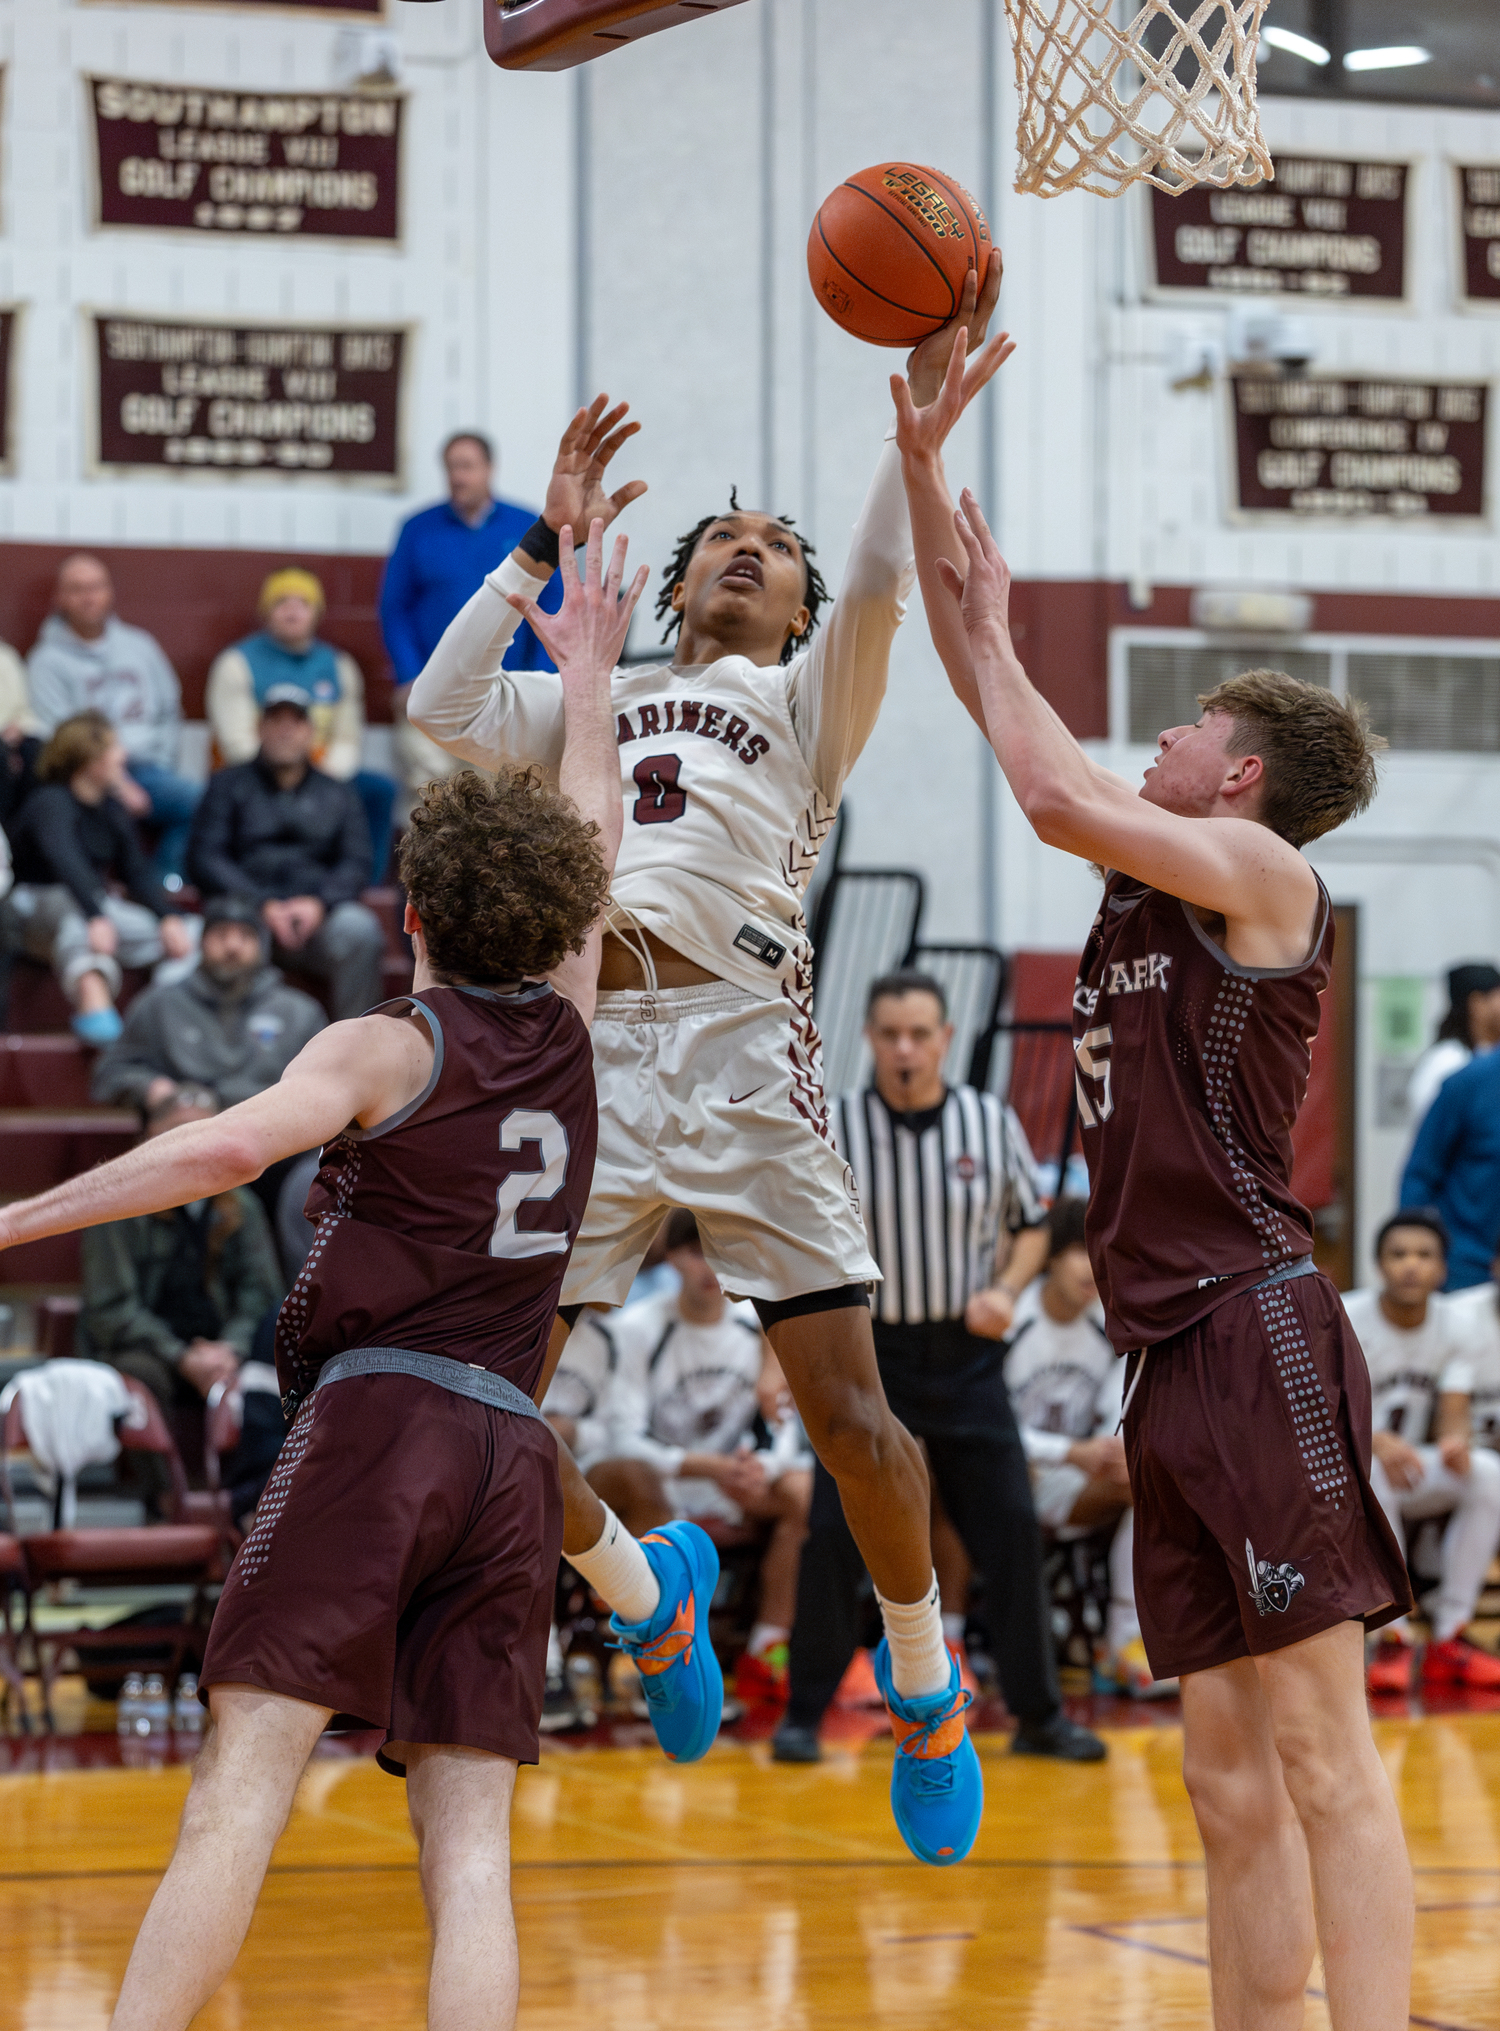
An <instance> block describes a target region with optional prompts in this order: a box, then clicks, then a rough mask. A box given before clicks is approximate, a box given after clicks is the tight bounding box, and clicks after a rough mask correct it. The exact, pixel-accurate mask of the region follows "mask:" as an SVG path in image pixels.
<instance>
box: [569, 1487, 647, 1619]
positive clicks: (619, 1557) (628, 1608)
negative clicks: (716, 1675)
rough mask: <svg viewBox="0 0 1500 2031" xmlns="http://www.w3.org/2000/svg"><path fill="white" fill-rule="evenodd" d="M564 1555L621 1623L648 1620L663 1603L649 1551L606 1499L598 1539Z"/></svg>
mask: <svg viewBox="0 0 1500 2031" xmlns="http://www.w3.org/2000/svg"><path fill="white" fill-rule="evenodd" d="M565 1556H566V1558H567V1561H568V1564H569V1565H570V1566H574V1567H576V1568H577V1570H578V1571H579V1572H580V1573H582V1574H583V1577H584V1578H585V1579H586V1580H587V1581H588V1583H589V1585H590V1586H591V1587H592V1588H593V1590H594V1592H595V1593H596V1594H599V1595H601V1596H602V1598H603V1599H604V1600H606V1601H608V1603H609V1605H610V1607H611V1608H613V1609H614V1611H615V1613H616V1614H617V1615H618V1616H619V1618H620V1620H621V1621H622V1622H649V1621H650V1619H651V1617H652V1616H653V1615H654V1614H655V1613H656V1611H657V1609H658V1608H659V1607H660V1606H661V1587H660V1585H659V1584H658V1581H657V1578H656V1575H655V1573H653V1572H652V1570H651V1567H650V1564H649V1562H648V1561H647V1558H646V1554H645V1553H644V1552H643V1551H642V1550H641V1548H640V1546H639V1545H638V1544H637V1543H636V1541H635V1539H634V1538H633V1537H632V1536H631V1535H630V1532H629V1531H628V1530H627V1529H626V1528H625V1526H624V1525H623V1524H622V1523H621V1521H620V1519H619V1517H618V1516H616V1515H615V1512H614V1511H613V1510H612V1509H611V1508H610V1506H609V1504H608V1503H607V1502H606V1503H605V1505H604V1529H603V1531H602V1532H601V1534H600V1538H599V1542H598V1543H597V1544H596V1545H595V1546H594V1547H593V1548H592V1550H590V1551H570V1552H568V1553H566V1554H565Z"/></svg>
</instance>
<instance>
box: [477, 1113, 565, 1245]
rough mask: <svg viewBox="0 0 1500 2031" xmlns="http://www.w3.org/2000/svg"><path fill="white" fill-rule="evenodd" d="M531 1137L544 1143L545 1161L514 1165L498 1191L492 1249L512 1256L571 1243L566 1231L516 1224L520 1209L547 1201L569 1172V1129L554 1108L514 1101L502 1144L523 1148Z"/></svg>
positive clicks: (502, 1131)
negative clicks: (519, 1104) (551, 1110)
mask: <svg viewBox="0 0 1500 2031" xmlns="http://www.w3.org/2000/svg"><path fill="white" fill-rule="evenodd" d="M528 1142H533V1143H537V1144H539V1145H540V1150H539V1154H540V1157H541V1162H540V1164H539V1165H538V1166H537V1167H536V1168H534V1169H532V1170H519V1171H512V1172H511V1174H510V1176H509V1177H508V1178H502V1179H501V1181H500V1188H499V1190H498V1191H497V1192H496V1193H495V1231H494V1233H493V1234H492V1235H491V1236H490V1254H491V1255H503V1256H507V1257H509V1258H510V1259H511V1260H512V1261H514V1260H515V1259H516V1258H518V1257H522V1256H527V1255H561V1254H562V1253H563V1251H564V1249H566V1248H567V1246H568V1236H567V1235H566V1234H556V1233H553V1232H552V1231H551V1230H550V1229H547V1228H532V1229H530V1230H527V1229H524V1228H521V1227H518V1226H517V1225H516V1215H517V1214H518V1213H519V1212H520V1210H521V1208H522V1207H523V1206H524V1205H526V1204H528V1203H530V1204H532V1205H537V1204H543V1205H544V1204H545V1203H546V1202H547V1200H549V1199H555V1198H556V1197H557V1195H558V1193H559V1192H560V1191H561V1190H562V1188H563V1181H564V1180H565V1179H566V1177H567V1175H568V1131H567V1130H566V1129H565V1128H564V1127H563V1125H562V1123H561V1122H560V1121H559V1120H558V1118H557V1116H556V1115H555V1114H542V1113H540V1112H538V1111H537V1110H536V1109H534V1108H530V1107H513V1108H512V1109H511V1111H510V1113H509V1114H507V1115H506V1117H505V1119H504V1121H502V1122H501V1124H500V1148H501V1150H502V1151H508V1150H518V1149H520V1147H521V1145H522V1144H523V1143H528Z"/></svg>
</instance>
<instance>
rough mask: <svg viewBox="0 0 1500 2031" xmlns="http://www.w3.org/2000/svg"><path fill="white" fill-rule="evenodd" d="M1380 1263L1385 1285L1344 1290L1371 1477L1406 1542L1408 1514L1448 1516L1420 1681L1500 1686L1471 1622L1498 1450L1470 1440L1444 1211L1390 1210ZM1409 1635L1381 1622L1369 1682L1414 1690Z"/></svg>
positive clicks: (1499, 1517)
mask: <svg viewBox="0 0 1500 2031" xmlns="http://www.w3.org/2000/svg"><path fill="white" fill-rule="evenodd" d="M1375 1262H1376V1267H1377V1268H1378V1269H1379V1271H1380V1288H1379V1289H1378V1290H1360V1291H1351V1292H1350V1293H1349V1294H1348V1296H1347V1297H1346V1298H1345V1299H1344V1309H1345V1311H1346V1312H1347V1313H1348V1314H1349V1323H1350V1325H1351V1326H1353V1328H1354V1332H1355V1337H1356V1338H1357V1339H1358V1341H1359V1344H1360V1346H1361V1347H1362V1348H1363V1349H1364V1356H1365V1361H1366V1364H1367V1365H1368V1367H1369V1370H1370V1396H1371V1406H1372V1414H1373V1418H1374V1425H1375V1444H1374V1460H1373V1463H1372V1465H1371V1470H1370V1485H1371V1487H1372V1488H1373V1489H1374V1491H1375V1494H1376V1496H1377V1498H1378V1500H1379V1502H1380V1506H1381V1507H1382V1509H1384V1511H1385V1513H1386V1515H1387V1517H1388V1518H1389V1519H1390V1525H1391V1528H1392V1530H1393V1531H1394V1532H1395V1533H1396V1539H1397V1542H1398V1543H1399V1544H1401V1545H1402V1546H1403V1547H1404V1546H1405V1544H1406V1531H1407V1526H1408V1525H1409V1524H1412V1523H1419V1522H1423V1521H1425V1520H1426V1519H1427V1518H1429V1517H1442V1518H1445V1519H1446V1522H1445V1524H1444V1529H1443V1542H1442V1553H1441V1561H1442V1577H1441V1580H1440V1582H1439V1585H1438V1588H1437V1591H1436V1594H1435V1595H1434V1596H1433V1597H1432V1598H1431V1600H1430V1602H1429V1604H1428V1605H1429V1609H1430V1613H1431V1616H1432V1638H1433V1640H1432V1642H1431V1643H1429V1644H1428V1646H1427V1648H1426V1650H1425V1652H1424V1653H1423V1657H1422V1683H1423V1684H1424V1685H1467V1686H1485V1687H1490V1688H1493V1687H1496V1686H1500V1664H1497V1663H1496V1661H1495V1660H1494V1658H1492V1657H1491V1656H1490V1655H1489V1653H1488V1652H1487V1651H1484V1650H1481V1649H1480V1648H1479V1646H1478V1645H1477V1644H1475V1643H1471V1642H1470V1641H1469V1639H1468V1638H1467V1636H1466V1635H1465V1633H1464V1632H1465V1630H1466V1629H1467V1627H1468V1624H1469V1622H1470V1620H1471V1619H1472V1617H1473V1614H1474V1609H1475V1606H1476V1604H1477V1602H1478V1600H1479V1595H1480V1591H1481V1589H1482V1588H1483V1586H1484V1580H1485V1575H1486V1573H1487V1572H1488V1571H1489V1565H1490V1560H1491V1559H1492V1558H1493V1557H1494V1555H1495V1550H1496V1547H1497V1545H1500V1456H1497V1455H1496V1454H1494V1453H1492V1452H1489V1451H1488V1450H1487V1449H1485V1448H1484V1447H1480V1446H1472V1445H1471V1444H1470V1442H1469V1406H1468V1397H1469V1391H1470V1389H1471V1387H1472V1381H1473V1377H1472V1370H1471V1367H1470V1364H1469V1360H1468V1358H1467V1354H1466V1350H1465V1348H1464V1344H1463V1341H1462V1339H1461V1336H1460V1334H1459V1331H1458V1329H1457V1324H1456V1322H1455V1320H1454V1317H1453V1312H1452V1308H1451V1302H1450V1300H1449V1299H1447V1298H1445V1297H1444V1296H1443V1293H1442V1286H1443V1283H1444V1281H1445V1279H1446V1277H1447V1274H1448V1231H1447V1229H1446V1227H1445V1226H1444V1224H1443V1221H1442V1218H1441V1216H1440V1215H1439V1214H1437V1213H1435V1212H1433V1211H1431V1210H1430V1209H1429V1208H1426V1207H1411V1206H1409V1207H1406V1208H1404V1209H1403V1210H1402V1211H1401V1212H1400V1213H1397V1214H1394V1215H1393V1216H1392V1217H1391V1218H1390V1219H1389V1220H1387V1221H1386V1223H1385V1225H1384V1227H1382V1228H1381V1230H1380V1233H1379V1235H1378V1236H1377V1237H1376V1242H1375ZM1410 1646H1411V1637H1410V1633H1409V1630H1408V1627H1407V1622H1406V1618H1405V1616H1402V1618H1401V1620H1400V1621H1398V1622H1392V1623H1390V1624H1388V1625H1387V1627H1386V1628H1385V1629H1383V1630H1382V1631H1381V1634H1380V1640H1379V1642H1378V1644H1377V1646H1376V1649H1375V1652H1374V1654H1373V1656H1372V1658H1371V1660H1370V1665H1369V1672H1368V1683H1369V1688H1370V1690H1371V1692H1397V1693H1403V1692H1406V1691H1407V1690H1408V1689H1409V1687H1410V1685H1411V1676H1412V1653H1411V1647H1410Z"/></svg>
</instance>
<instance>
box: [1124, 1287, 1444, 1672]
mask: <svg viewBox="0 0 1500 2031" xmlns="http://www.w3.org/2000/svg"><path fill="white" fill-rule="evenodd" d="M1138 1363H1143V1364H1144V1366H1143V1368H1142V1369H1141V1372H1140V1383H1139V1386H1138V1387H1137V1389H1136V1391H1135V1395H1134V1397H1133V1398H1132V1400H1131V1402H1130V1408H1129V1410H1128V1412H1127V1413H1126V1418H1125V1452H1126V1458H1127V1461H1128V1463H1129V1467H1130V1485H1131V1488H1132V1490H1133V1492H1134V1496H1135V1585H1136V1606H1137V1609H1138V1611H1139V1614H1140V1622H1141V1634H1142V1636H1143V1637H1144V1638H1145V1642H1146V1655H1147V1656H1148V1657H1149V1659H1150V1660H1151V1669H1152V1671H1153V1672H1154V1673H1155V1675H1156V1676H1157V1677H1158V1678H1175V1677H1177V1676H1178V1675H1179V1674H1180V1673H1182V1672H1186V1671H1208V1670H1211V1669H1212V1668H1213V1667H1214V1666H1215V1665H1218V1664H1228V1663H1230V1662H1231V1661H1232V1660H1234V1659H1235V1658H1239V1657H1256V1656H1260V1655H1262V1654H1263V1653H1264V1652H1266V1651H1270V1650H1283V1649H1285V1648H1286V1646H1287V1645H1288V1644H1289V1643H1300V1642H1301V1641H1302V1640H1303V1639H1304V1638H1305V1637H1308V1636H1316V1635H1318V1634H1319V1632H1320V1631H1322V1630H1324V1629H1331V1628H1333V1627H1334V1626H1335V1625H1336V1624H1337V1623H1340V1622H1348V1621H1363V1622H1364V1624H1365V1626H1366V1628H1369V1629H1378V1628H1379V1627H1380V1626H1381V1624H1382V1623H1385V1622H1390V1621H1394V1619H1395V1618H1396V1616H1398V1615H1402V1614H1405V1612H1406V1610H1407V1609H1408V1608H1409V1607H1410V1606H1411V1591H1410V1585H1409V1582H1408V1580H1407V1574H1406V1563H1405V1560H1404V1559H1403V1558H1402V1556H1401V1550H1400V1547H1399V1546H1398V1545H1397V1543H1396V1540H1395V1538H1394V1537H1393V1536H1392V1535H1391V1529H1390V1525H1389V1524H1388V1523H1387V1522H1386V1520H1385V1517H1384V1515H1383V1513H1382V1511H1381V1509H1380V1505H1379V1503H1378V1502H1377V1501H1376V1500H1375V1497H1374V1496H1373V1494H1372V1493H1371V1491H1370V1478H1369V1477H1370V1377H1369V1371H1368V1370H1367V1369H1366V1367H1365V1358H1364V1355H1363V1353H1362V1352H1361V1351H1360V1345H1359V1342H1358V1341H1357V1340H1356V1339H1355V1337H1354V1334H1353V1331H1352V1330H1351V1328H1350V1326H1349V1322H1348V1319H1347V1317H1346V1315H1345V1312H1344V1307H1343V1305H1342V1304H1341V1303H1340V1301H1339V1295H1338V1292H1337V1291H1336V1290H1335V1289H1334V1287H1333V1285H1332V1284H1331V1283H1330V1282H1329V1281H1328V1279H1327V1277H1325V1276H1320V1275H1319V1276H1303V1277H1294V1278H1292V1279H1290V1280H1289V1281H1287V1282H1285V1283H1281V1284H1276V1285H1273V1286H1272V1288H1271V1289H1269V1290H1263V1291H1258V1292H1252V1291H1245V1292H1241V1293H1240V1294H1239V1295H1238V1296H1236V1297H1232V1298H1227V1299H1226V1300H1225V1301H1224V1303H1223V1304H1222V1305H1220V1306H1218V1307H1217V1308H1216V1309H1215V1310H1214V1311H1212V1312H1210V1313H1209V1314H1208V1316H1207V1318H1204V1319H1200V1320H1199V1321H1198V1323H1197V1324H1196V1325H1194V1326H1189V1327H1188V1328H1187V1330H1186V1331H1185V1332H1182V1333H1177V1334H1174V1335H1173V1337H1172V1338H1171V1339H1169V1340H1162V1341H1159V1342H1158V1343H1157V1344H1156V1345H1155V1346H1154V1347H1150V1348H1148V1349H1147V1350H1146V1352H1145V1353H1144V1354H1143V1355H1134V1356H1132V1357H1131V1362H1130V1369H1129V1379H1132V1380H1133V1379H1134V1377H1135V1374H1136V1372H1137V1364H1138Z"/></svg>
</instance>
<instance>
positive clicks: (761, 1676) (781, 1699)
mask: <svg viewBox="0 0 1500 2031" xmlns="http://www.w3.org/2000/svg"><path fill="white" fill-rule="evenodd" d="M734 1691H735V1697H736V1698H737V1699H741V1700H743V1701H744V1702H745V1705H746V1706H747V1707H758V1706H766V1705H768V1704H769V1705H774V1706H778V1707H784V1706H785V1705H786V1702H787V1646H786V1645H785V1644H784V1643H773V1644H772V1645H771V1647H770V1649H769V1650H763V1651H761V1653H760V1655H759V1656H758V1657H752V1656H751V1655H750V1653H749V1651H748V1650H747V1651H745V1652H744V1653H743V1654H742V1655H741V1657H740V1661H739V1663H738V1664H737V1665H736V1666H735V1668H734Z"/></svg>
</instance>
